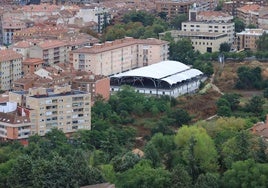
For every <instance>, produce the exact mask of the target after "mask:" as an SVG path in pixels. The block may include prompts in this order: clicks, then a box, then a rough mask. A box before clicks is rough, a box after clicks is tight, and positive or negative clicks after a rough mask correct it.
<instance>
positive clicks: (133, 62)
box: [70, 37, 168, 76]
mask: <svg viewBox="0 0 268 188" xmlns="http://www.w3.org/2000/svg"><path fill="white" fill-rule="evenodd" d="M167 59H168V42H167V41H162V40H158V39H153V38H150V39H144V40H141V39H134V38H131V37H127V38H124V39H119V40H115V41H108V42H105V43H104V44H95V45H94V46H92V47H84V48H81V49H77V50H74V51H72V52H71V55H70V62H71V63H72V64H73V66H74V68H75V69H76V70H83V71H91V72H92V73H93V74H96V75H106V76H108V75H112V74H116V73H120V72H123V71H126V70H130V69H134V68H137V67H143V66H147V65H151V64H154V63H157V62H160V61H164V60H167Z"/></svg>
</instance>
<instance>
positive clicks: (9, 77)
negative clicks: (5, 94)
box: [0, 49, 22, 90]
mask: <svg viewBox="0 0 268 188" xmlns="http://www.w3.org/2000/svg"><path fill="white" fill-rule="evenodd" d="M21 76H22V55H21V54H19V53H17V52H15V51H13V50H9V49H8V50H0V90H10V89H11V86H12V82H13V81H14V80H17V79H19V78H21Z"/></svg>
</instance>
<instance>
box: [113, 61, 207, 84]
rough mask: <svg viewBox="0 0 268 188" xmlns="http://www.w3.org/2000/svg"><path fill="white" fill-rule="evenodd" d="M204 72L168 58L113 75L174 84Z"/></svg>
mask: <svg viewBox="0 0 268 188" xmlns="http://www.w3.org/2000/svg"><path fill="white" fill-rule="evenodd" d="M202 74H203V73H202V72H201V71H200V70H197V69H192V68H191V67H189V66H188V65H185V64H183V63H181V62H178V61H170V60H168V61H162V62H160V63H156V64H153V65H149V66H146V67H142V68H137V69H134V70H130V71H127V72H123V73H119V74H116V75H113V76H111V77H112V78H122V77H147V78H153V79H160V80H163V81H166V82H167V83H169V84H170V85H172V84H175V83H178V82H181V81H183V80H187V79H191V78H193V77H196V76H198V75H202Z"/></svg>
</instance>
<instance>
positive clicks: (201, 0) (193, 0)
mask: <svg viewBox="0 0 268 188" xmlns="http://www.w3.org/2000/svg"><path fill="white" fill-rule="evenodd" d="M216 2H217V1H215V0H189V1H182V0H178V1H172V0H166V1H161V0H160V1H155V5H156V11H157V12H158V13H160V12H164V13H166V14H167V17H168V18H169V19H172V18H174V17H175V16H177V15H180V14H186V15H188V14H189V10H190V9H191V8H192V7H195V8H198V9H200V10H213V9H214V8H215V7H216V5H217V3H216Z"/></svg>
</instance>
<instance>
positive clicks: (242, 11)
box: [237, 4, 261, 26]
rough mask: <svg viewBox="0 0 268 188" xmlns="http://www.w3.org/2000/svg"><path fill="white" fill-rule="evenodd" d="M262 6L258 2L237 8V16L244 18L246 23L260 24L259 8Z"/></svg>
mask: <svg viewBox="0 0 268 188" xmlns="http://www.w3.org/2000/svg"><path fill="white" fill-rule="evenodd" d="M260 8H261V6H260V5H257V4H248V5H245V6H242V7H240V8H237V17H238V18H240V19H241V20H243V22H244V23H245V25H250V24H253V25H255V26H258V18H259V10H260Z"/></svg>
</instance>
